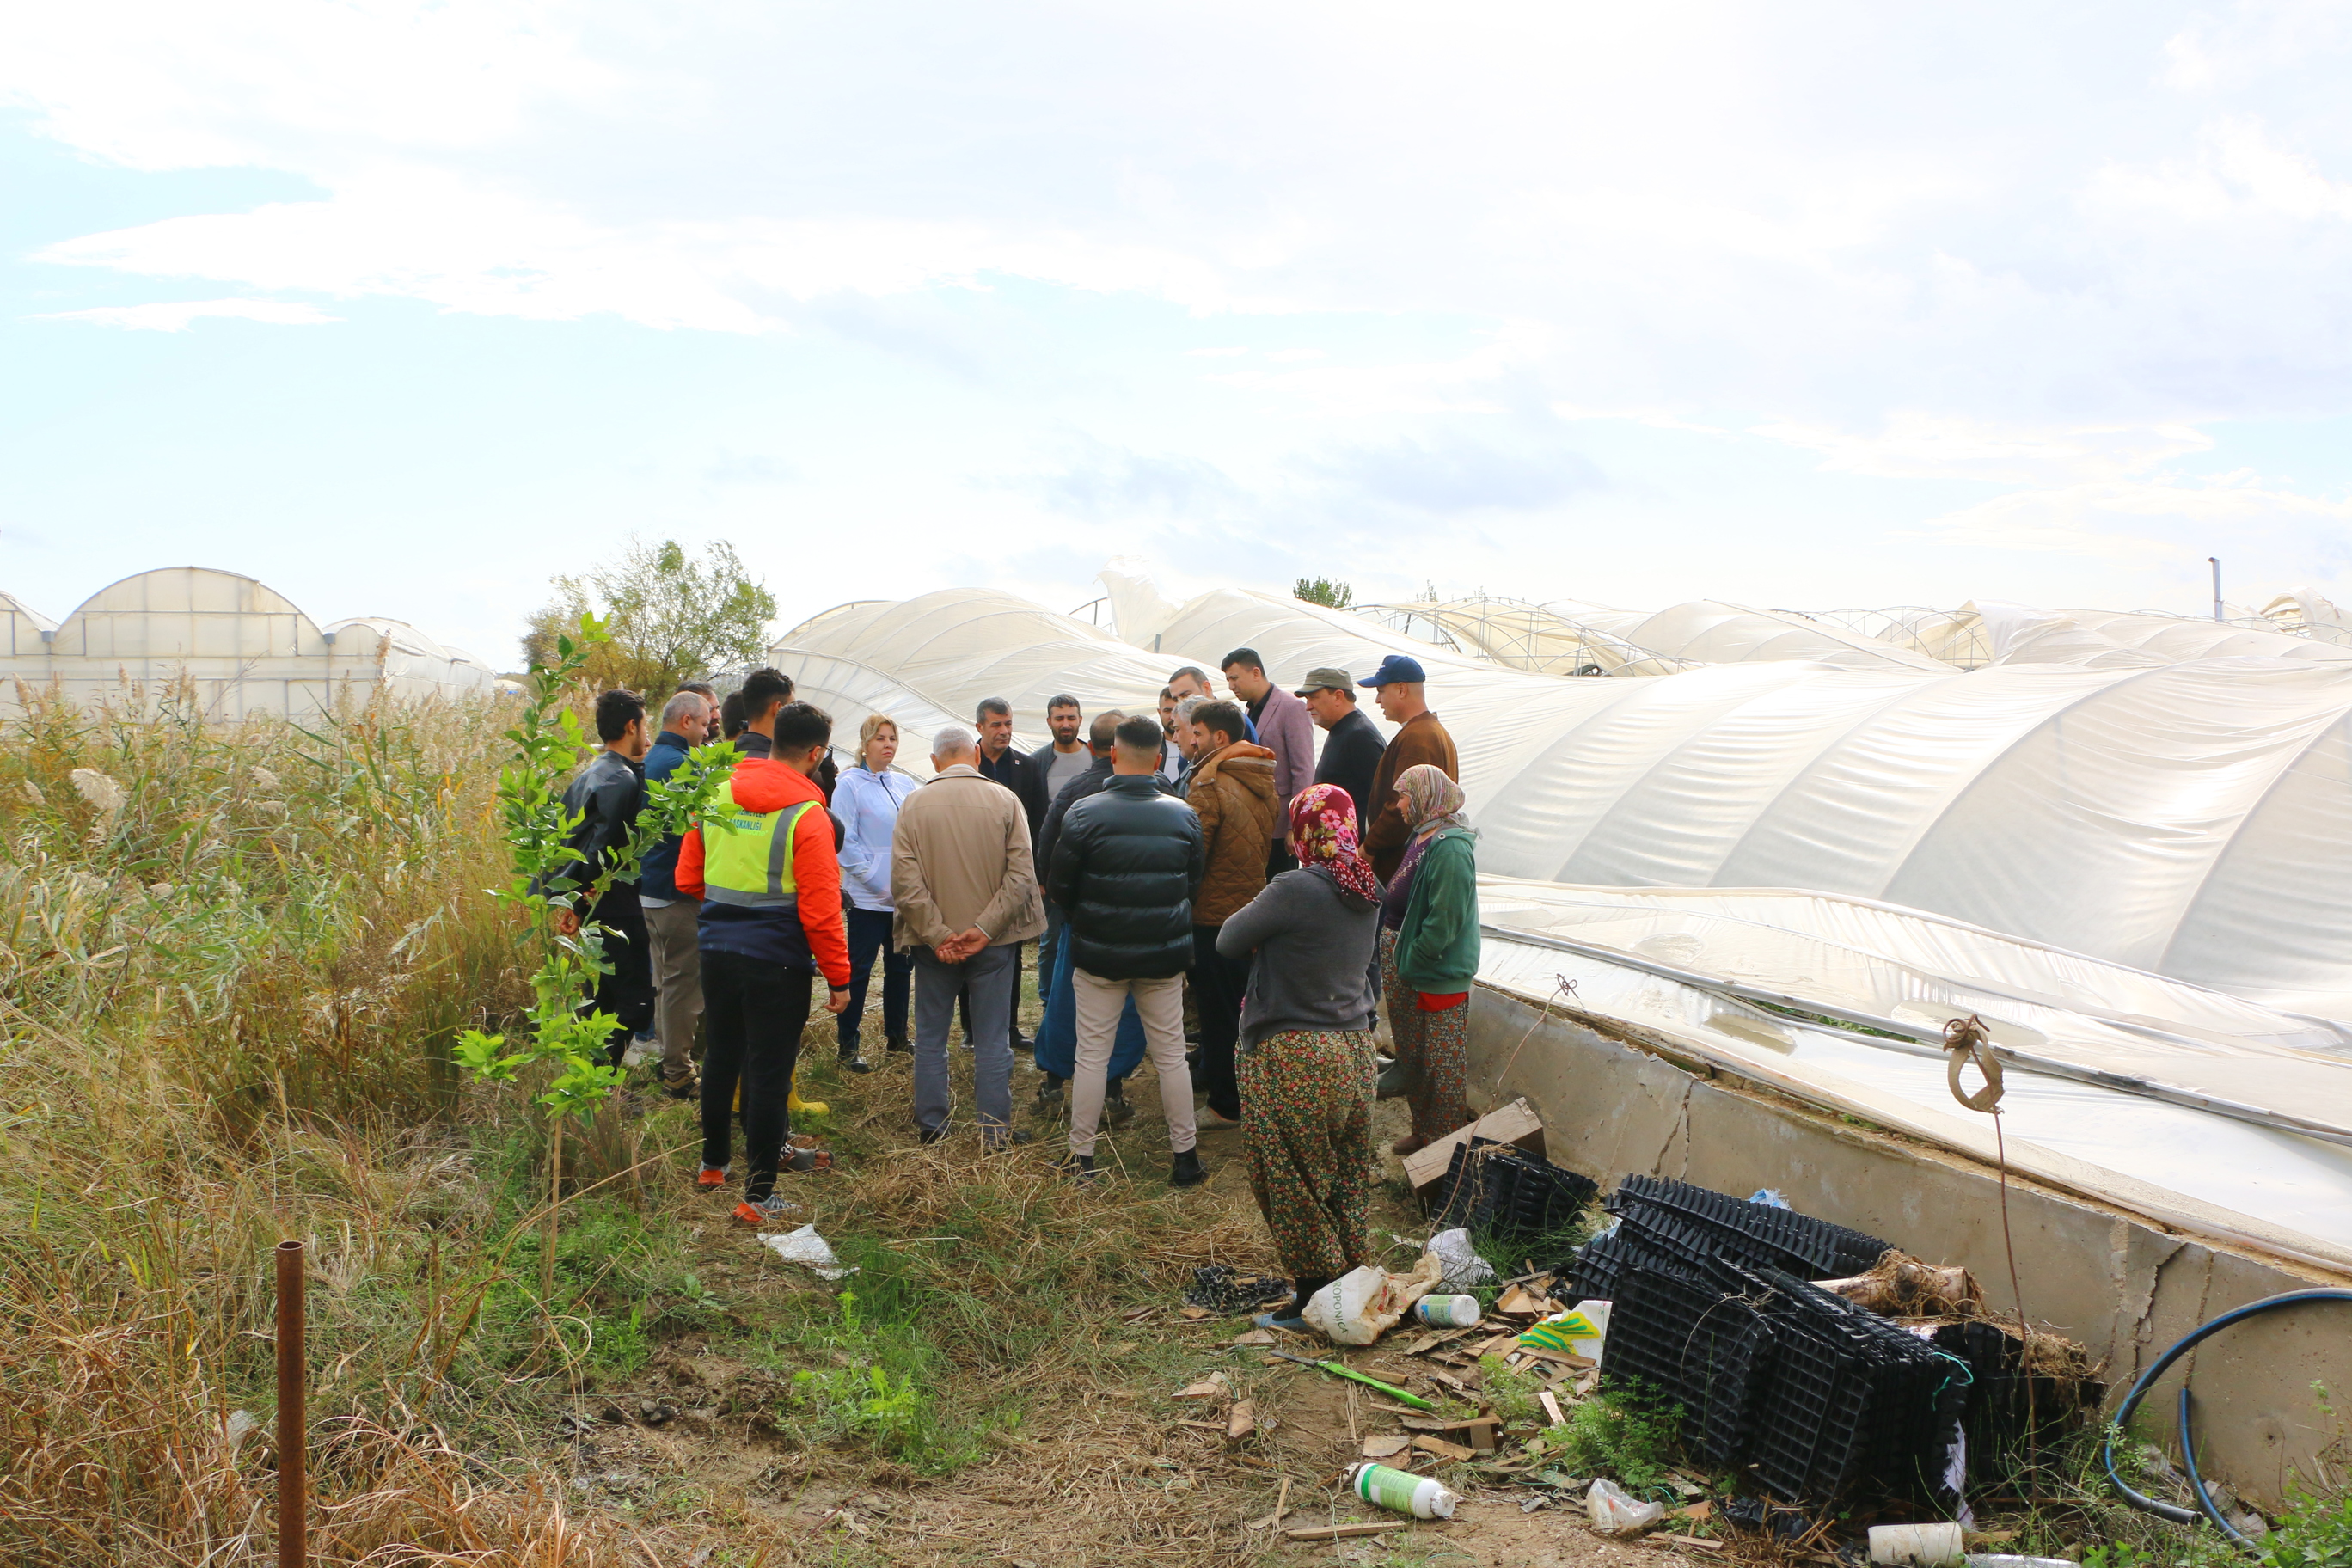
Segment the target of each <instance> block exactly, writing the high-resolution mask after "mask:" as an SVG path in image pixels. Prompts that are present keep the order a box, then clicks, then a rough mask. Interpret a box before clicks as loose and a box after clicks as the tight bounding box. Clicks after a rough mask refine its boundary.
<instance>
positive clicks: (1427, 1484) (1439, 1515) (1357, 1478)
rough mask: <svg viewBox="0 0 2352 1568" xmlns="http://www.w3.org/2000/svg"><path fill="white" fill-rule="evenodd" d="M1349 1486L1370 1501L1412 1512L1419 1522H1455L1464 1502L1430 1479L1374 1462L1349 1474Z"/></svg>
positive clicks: (1364, 1464)
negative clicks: (1457, 1505)
mask: <svg viewBox="0 0 2352 1568" xmlns="http://www.w3.org/2000/svg"><path fill="white" fill-rule="evenodd" d="M1348 1484H1349V1486H1351V1487H1353V1488H1354V1489H1355V1492H1356V1495H1357V1496H1358V1497H1360V1498H1362V1499H1363V1500H1365V1501H1366V1502H1369V1503H1376V1504H1378V1505H1379V1506H1380V1507H1381V1508H1385V1509H1390V1510H1394V1511H1395V1512H1398V1513H1409V1514H1411V1515H1412V1517H1413V1518H1415V1519H1452V1518H1453V1517H1454V1504H1455V1503H1457V1502H1460V1501H1461V1499H1460V1498H1459V1497H1456V1496H1455V1495H1454V1493H1453V1492H1452V1491H1449V1490H1448V1489H1446V1488H1445V1487H1444V1486H1442V1485H1440V1484H1439V1483H1438V1482H1437V1481H1435V1480H1433V1479H1431V1478H1430V1477H1428V1476H1416V1475H1414V1474H1413V1473H1412V1471H1410V1470H1392V1469H1391V1468H1388V1467H1387V1466H1386V1465H1375V1464H1372V1463H1370V1461H1366V1462H1365V1463H1363V1464H1360V1465H1358V1466H1357V1467H1356V1468H1354V1469H1353V1470H1351V1471H1349V1475H1348Z"/></svg>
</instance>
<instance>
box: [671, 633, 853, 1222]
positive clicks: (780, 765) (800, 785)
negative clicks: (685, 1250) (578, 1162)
mask: <svg viewBox="0 0 2352 1568" xmlns="http://www.w3.org/2000/svg"><path fill="white" fill-rule="evenodd" d="M787 690H789V687H788V686H787V685H786V684H785V682H784V679H783V677H782V676H781V675H778V674H776V673H775V672H774V671H773V670H767V669H761V670H754V671H753V672H752V674H751V679H748V680H746V681H745V682H744V683H743V693H742V695H743V710H744V714H745V722H746V724H747V726H748V727H749V728H750V729H751V731H755V732H757V733H759V734H760V735H761V736H763V737H765V738H766V739H767V741H768V742H769V752H768V755H766V756H764V757H745V758H744V759H743V760H742V761H740V762H739V763H736V764H735V771H734V773H733V775H732V777H731V778H730V780H729V783H728V790H729V792H730V795H731V796H732V798H733V800H734V803H735V805H736V808H737V810H738V812H739V813H740V815H738V816H734V817H732V818H730V819H728V820H726V821H725V822H723V823H722V822H713V823H710V824H709V825H707V826H706V825H702V824H697V825H696V826H695V827H694V828H693V829H692V830H691V831H689V832H688V834H687V836H686V838H685V841H684V842H683V843H681V844H680V845H679V846H678V854H677V888H678V891H680V892H682V893H685V894H688V896H689V897H694V898H698V899H700V900H702V912H701V916H700V919H699V922H698V938H699V946H700V948H701V952H702V1001H703V1013H702V1016H703V1023H704V1027H705V1030H706V1032H707V1036H708V1039H707V1043H706V1045H705V1047H704V1052H703V1062H702V1175H701V1178H700V1181H701V1184H702V1185H703V1186H706V1187H718V1186H723V1185H725V1184H726V1181H727V1158H728V1153H729V1145H730V1141H731V1133H732V1127H731V1125H730V1123H731V1121H732V1111H733V1109H734V1102H735V1088H736V1084H737V1082H738V1080H739V1079H740V1082H741V1084H742V1089H743V1142H744V1156H745V1160H746V1168H745V1171H744V1176H743V1201H742V1202H741V1203H740V1204H738V1205H736V1207H735V1217H736V1218H737V1219H740V1220H742V1221H743V1222H744V1223H746V1224H748V1225H760V1224H762V1223H765V1222H766V1221H769V1220H776V1219H784V1218H787V1217H789V1216H791V1215H796V1214H798V1213H799V1207H798V1205H794V1204H793V1203H791V1202H789V1201H787V1200H786V1199H785V1198H784V1196H783V1194H781V1193H779V1192H777V1191H776V1190H775V1189H776V1173H777V1169H778V1167H779V1166H780V1165H782V1164H787V1163H788V1164H790V1165H791V1166H792V1168H793V1170H796V1171H809V1170H816V1169H820V1168H822V1167H823V1166H824V1165H825V1164H827V1163H830V1161H829V1159H828V1158H827V1157H826V1156H825V1155H824V1153H823V1152H821V1151H817V1150H811V1149H791V1150H787V1149H786V1147H785V1143H786V1141H787V1140H788V1139H789V1138H790V1137H791V1135H792V1115H791V1111H790V1110H789V1108H788V1107H787V1104H786V1100H787V1098H788V1097H789V1096H790V1095H791V1093H792V1087H793V1066H794V1064H796V1063H797V1062H798V1061H799V1059H800V1049H801V1031H802V1030H803V1028H805V1027H806V1026H807V1024H808V1016H809V981H810V979H811V977H812V976H813V975H814V974H815V973H820V972H821V973H823V974H824V980H825V984H826V985H827V987H828V988H829V994H827V996H826V998H825V1004H824V1010H825V1011H826V1012H828V1013H838V1012H840V1011H841V1009H842V1008H843V1006H844V1005H846V1004H847V1002H848V1000H849V937H848V931H847V929H846V927H845V925H844V923H843V921H842V913H841V862H840V861H839V860H838V859H836V858H835V850H834V841H833V819H832V818H831V817H830V816H827V815H826V813H825V808H824V792H823V791H822V790H820V789H819V788H818V787H817V784H816V780H815V779H814V777H813V776H812V775H813V774H814V773H815V772H816V769H817V765H818V764H819V763H822V762H823V761H824V754H825V748H826V746H827V744H828V743H829V742H831V741H832V739H833V720H832V718H831V716H830V715H828V714H826V713H825V712H824V710H822V709H820V708H815V707H813V706H811V705H810V704H808V703H806V702H786V701H784V700H783V698H784V694H785V692H786V691H787Z"/></svg>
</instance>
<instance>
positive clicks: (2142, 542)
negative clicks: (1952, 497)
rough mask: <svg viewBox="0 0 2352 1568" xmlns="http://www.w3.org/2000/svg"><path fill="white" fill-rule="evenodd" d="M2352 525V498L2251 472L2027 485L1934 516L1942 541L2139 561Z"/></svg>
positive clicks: (1935, 533)
mask: <svg viewBox="0 0 2352 1568" xmlns="http://www.w3.org/2000/svg"><path fill="white" fill-rule="evenodd" d="M2347 524H2352V500H2326V499H2324V498H2320V497H2315V496H2306V495H2302V494H2298V493H2296V492H2294V491H2292V490H2282V489H2274V488H2272V487H2270V486H2267V485H2265V484H2264V483H2263V481H2262V479H2260V478H2258V477H2257V476H2255V475H2252V474H2231V475H2225V476H2222V477H2221V478H2219V479H2213V480H2211V481H2209V482H2207V483H2204V484H2168V483H2161V482H2154V481H2147V480H2137V479H2111V480H2103V481H2098V482H2094V483H2088V484H2078V485H2063V486H2058V487H2055V488H2052V489H2032V490H2020V491H2017V492H2015V493H2013V494H2011V495H2005V496H1999V497H1996V498H1994V499H1993V500H1988V501H1983V502H1980V503H1979V504H1977V505H1975V506H1970V507H1964V508H1962V509H1960V510H1957V511H1952V512H1948V513H1946V514H1945V515H1943V516H1941V517H1938V518H1936V519H1934V520H1933V521H1930V522H1929V524H1928V525H1927V531H1925V532H1924V533H1922V534H1919V535H1916V537H1926V538H1932V539H1933V540H1935V541H1936V542H1938V543H1941V544H1964V545H1978V546H1982V547H1985V548H1988V549H1994V550H2014V551H2024V552H2033V553H2046V554H2058V555H2079V556H2091V557H2096V558H2100V559H2104V560H2108V561H2112V562H2116V563H2130V564H2137V565H2142V566H2150V565H2156V564H2158V563H2172V564H2176V565H2186V564H2191V563H2200V562H2202V561H2203V560H2204V559H2205V557H2206V556H2208V555H2211V554H2215V553H2220V554H2222V555H2225V556H2226V555H2228V554H2230V553H2231V550H2232V549H2233V548H2239V547H2274V545H2275V542H2276V538H2277V536H2279V535H2287V536H2290V537H2292V536H2298V535H2300V536H2306V537H2309V538H2311V539H2312V540H2313V541H2314V542H2316V540H2317V539H2319V538H2322V537H2329V536H2335V535H2338V534H2340V532H2341V531H2342V530H2343V529H2344V528H2345V526H2346V525H2347Z"/></svg>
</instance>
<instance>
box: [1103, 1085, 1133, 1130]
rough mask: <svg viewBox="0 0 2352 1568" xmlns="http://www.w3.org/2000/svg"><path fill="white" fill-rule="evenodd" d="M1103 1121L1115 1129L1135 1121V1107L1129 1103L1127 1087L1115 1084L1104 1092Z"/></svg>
mask: <svg viewBox="0 0 2352 1568" xmlns="http://www.w3.org/2000/svg"><path fill="white" fill-rule="evenodd" d="M1103 1120H1104V1121H1106V1122H1107V1123H1108V1124H1109V1125H1110V1126H1111V1127H1112V1128H1114V1129H1116V1128H1120V1127H1124V1126H1126V1125H1127V1124H1128V1123H1129V1122H1130V1121H1134V1120H1135V1107H1133V1106H1132V1105H1129V1103H1128V1102H1127V1085H1125V1084H1123V1083H1115V1084H1112V1085H1111V1086H1110V1088H1109V1089H1106V1090H1104V1091H1103Z"/></svg>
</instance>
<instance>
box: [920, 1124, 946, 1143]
mask: <svg viewBox="0 0 2352 1568" xmlns="http://www.w3.org/2000/svg"><path fill="white" fill-rule="evenodd" d="M947 1135H948V1130H947V1129H946V1128H944V1127H926V1128H924V1129H923V1130H922V1131H921V1132H920V1133H919V1136H920V1137H921V1139H922V1141H923V1142H926V1143H936V1142H939V1141H940V1139H942V1138H945V1137H946V1136H947Z"/></svg>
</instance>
